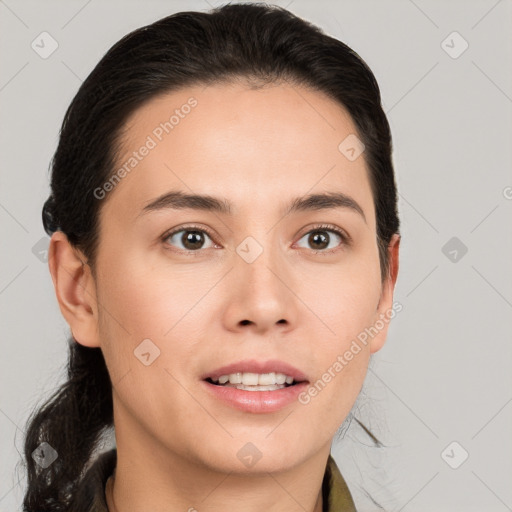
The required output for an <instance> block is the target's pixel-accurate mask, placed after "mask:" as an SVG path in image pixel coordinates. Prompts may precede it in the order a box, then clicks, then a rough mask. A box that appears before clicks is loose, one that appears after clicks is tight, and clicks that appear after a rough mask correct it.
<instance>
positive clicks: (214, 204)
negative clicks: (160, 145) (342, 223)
mask: <svg viewBox="0 0 512 512" xmlns="http://www.w3.org/2000/svg"><path fill="white" fill-rule="evenodd" d="M335 208H347V209H349V210H352V211H355V212H357V213H358V214H359V215H361V217H362V218H363V220H364V221H365V222H366V217H365V214H364V211H363V209H362V208H361V206H360V205H359V203H357V201H356V200H355V199H353V198H352V197H350V196H348V195H347V194H344V193H343V192H325V193H321V194H309V195H306V196H301V197H296V198H294V199H292V200H291V201H290V203H289V204H288V206H287V207H286V208H285V209H284V210H283V211H281V215H282V216H286V215H289V214H290V213H295V212H304V211H313V210H329V209H335ZM164 209H175V210H183V209H192V210H204V211H212V212H218V213H223V214H226V215H232V213H233V204H232V203H231V202H230V201H228V200H227V199H224V198H218V197H214V196H211V195H207V194H186V193H184V192H181V191H179V190H176V191H170V192H167V193H165V194H162V195H161V196H159V197H157V198H156V199H154V200H153V201H151V202H149V203H148V204H147V205H146V206H144V208H143V209H142V211H141V212H140V214H139V216H140V215H143V214H145V213H148V212H151V211H158V210H164Z"/></svg>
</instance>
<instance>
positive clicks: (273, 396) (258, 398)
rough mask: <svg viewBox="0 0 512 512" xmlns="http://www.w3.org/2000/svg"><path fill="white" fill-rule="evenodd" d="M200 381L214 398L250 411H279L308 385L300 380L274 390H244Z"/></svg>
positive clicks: (296, 398)
mask: <svg viewBox="0 0 512 512" xmlns="http://www.w3.org/2000/svg"><path fill="white" fill-rule="evenodd" d="M202 382H203V384H204V385H205V386H206V390H207V392H208V393H211V394H212V396H214V397H215V398H218V399H220V400H223V401H224V402H225V403H227V404H228V405H230V406H232V407H235V408H236V409H239V410H241V411H244V412H252V413H266V412H267V413H268V412H275V411H279V410H280V409H282V408H283V407H286V406H287V405H289V404H291V403H292V402H294V401H298V396H299V395H300V393H301V392H303V391H304V390H305V389H306V388H307V387H308V383H307V382H300V383H298V384H295V385H294V386H287V387H285V388H281V389H276V390H275V391H245V390H244V389H237V388H233V387H229V386H217V385H215V384H211V383H210V382H208V381H206V380H203V381H202Z"/></svg>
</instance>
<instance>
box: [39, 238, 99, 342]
mask: <svg viewBox="0 0 512 512" xmlns="http://www.w3.org/2000/svg"><path fill="white" fill-rule="evenodd" d="M48 266H49V270H50V274H51V276H52V281H53V286H54V288H55V294H56V296H57V300H58V302H59V308H60V311H61V313H62V315H63V316H64V318H65V319H66V321H67V323H68V324H69V327H70V328H71V332H72V334H73V337H74V339H75V340H76V341H77V342H79V343H80V344H81V345H84V346H87V347H99V346H100V343H99V338H98V329H97V327H98V326H97V320H98V314H97V299H96V287H95V283H94V279H93V276H92V274H91V269H90V267H89V265H88V264H87V263H86V258H85V257H84V255H83V254H82V253H81V252H80V251H79V250H78V249H76V248H75V247H73V246H72V245H71V244H70V242H69V240H68V238H67V236H66V235H65V234H64V233H63V232H62V231H56V232H55V233H54V234H53V235H52V238H51V240H50V247H49V251H48Z"/></svg>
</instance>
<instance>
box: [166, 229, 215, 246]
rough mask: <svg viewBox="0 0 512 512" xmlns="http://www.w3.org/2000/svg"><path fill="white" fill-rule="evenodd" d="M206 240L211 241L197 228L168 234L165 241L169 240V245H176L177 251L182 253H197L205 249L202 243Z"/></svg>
mask: <svg viewBox="0 0 512 512" xmlns="http://www.w3.org/2000/svg"><path fill="white" fill-rule="evenodd" d="M206 238H208V239H209V240H210V241H211V238H210V236H209V235H208V234H207V233H206V231H203V230H201V229H197V228H182V229H180V230H177V231H174V232H172V233H170V234H169V235H168V236H167V237H166V238H165V240H166V241H167V240H170V241H171V245H176V244H178V249H181V250H184V251H197V250H199V249H204V248H205V247H204V243H205V239H206ZM180 244H181V246H180Z"/></svg>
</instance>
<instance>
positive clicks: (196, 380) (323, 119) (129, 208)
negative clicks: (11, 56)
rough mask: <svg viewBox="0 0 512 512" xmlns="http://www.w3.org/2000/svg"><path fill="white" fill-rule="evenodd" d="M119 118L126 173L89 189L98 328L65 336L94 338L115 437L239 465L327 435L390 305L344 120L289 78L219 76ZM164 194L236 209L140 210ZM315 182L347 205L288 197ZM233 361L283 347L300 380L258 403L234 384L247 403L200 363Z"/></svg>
mask: <svg viewBox="0 0 512 512" xmlns="http://www.w3.org/2000/svg"><path fill="white" fill-rule="evenodd" d="M173 115H174V117H173V118H171V116H173ZM165 123H167V124H165ZM126 128H127V130H126V132H125V135H124V139H123V152H122V154H121V155H120V156H119V160H118V166H117V167H116V171H117V170H118V169H121V168H122V167H123V166H124V172H123V171H119V172H118V173H117V176H118V177H119V178H120V180H119V182H118V183H117V184H115V183H114V182H111V183H110V184H106V185H105V187H104V188H103V189H102V190H103V191H106V194H104V192H102V191H96V194H97V196H98V197H100V196H101V195H102V194H104V195H105V198H104V199H103V201H104V204H101V210H100V243H99V250H98V256H97V267H96V271H97V274H96V281H95V282H94V283H91V286H94V288H91V293H92V294H93V295H95V297H96V300H97V302H95V303H94V304H93V306H92V310H93V312H94V313H95V314H91V316H90V322H91V323H95V322H97V325H96V324H95V325H94V329H92V328H91V329H90V331H89V332H92V331H93V330H96V332H97V334H96V335H95V336H90V337H89V338H88V339H82V340H80V337H79V336H76V337H77V339H78V340H79V341H80V342H81V343H82V344H84V345H88V346H101V348H102V350H103V352H104V355H105V359H106V362H107V366H108V370H109V373H110V375H111V380H112V384H113V389H114V411H115V422H116V434H117V437H118V445H119V439H120V436H122V438H123V441H124V442H125V443H127V442H129V443H130V446H132V449H133V450H134V451H135V452H137V451H138V450H140V452H141V453H142V451H143V450H145V449H147V448H148V446H150V445H151V446H152V447H154V448H159V449H160V450H162V449H163V450H164V451H168V452H169V453H173V454H175V455H176V456H178V457H183V458H185V459H187V460H190V461H193V462H194V463H195V462H197V463H200V464H201V465H203V466H205V465H206V466H207V467H212V468H215V469H217V470H218V469H219V468H221V469H223V470H225V471H241V470H242V469H243V466H242V465H241V464H240V461H241V458H240V457H241V454H246V452H249V453H250V454H252V455H254V454H256V457H258V456H259V455H258V452H259V453H260V454H261V459H260V460H259V461H258V463H257V464H256V466H255V469H256V470H259V471H274V470H278V469H279V468H284V467H289V466H292V465H293V464H295V463H298V462H299V461H301V460H305V459H306V458H307V457H310V456H312V455H313V454H314V453H317V452H318V451H319V450H320V449H325V447H326V446H327V445H328V446H330V443H331V440H332V438H333V436H334V434H335V433H336V430H337V429H338V428H339V426H340V425H341V423H342V422H343V420H344V419H345V418H346V416H347V414H348V413H349V411H350V409H351V407H352V405H353V404H354V402H355V400H356V397H357V395H358V393H359V391H360V389H361V386H362V384H363V380H364V377H365V374H366V370H367V365H368V359H369V357H370V354H371V353H372V352H375V351H376V350H378V349H379V348H380V347H381V346H382V344H383V343H384V340H385V337H386V331H387V323H385V325H384V327H383V328H381V329H379V330H378V333H377V334H376V335H375V336H373V337H372V336H368V335H367V336H366V338H367V340H366V343H363V342H362V341H360V340H361V339H362V338H364V335H361V333H363V332H365V329H368V328H370V327H371V326H374V325H375V324H376V322H377V323H378V325H379V326H380V325H381V324H382V323H383V322H382V319H383V318H384V315H387V317H386V318H389V312H390V310H391V307H392V291H393V286H394V279H395V278H396V276H394V277H393V278H392V279H391V280H388V281H386V282H385V283H384V286H382V285H381V276H380V266H379V253H378V247H377V241H376V219H375V209H374V203H373V199H372V195H371V189H370V182H369V176H368V171H367V169H366V167H365V159H364V157H365V153H364V152H363V153H362V154H361V155H360V156H359V157H357V155H358V153H359V152H360V150H361V149H362V147H361V146H359V145H358V140H357V139H355V133H356V128H355V125H354V123H353V122H352V120H351V118H350V117H349V115H348V114H347V113H346V111H345V110H344V109H343V108H342V107H341V106H340V105H338V104H337V103H335V102H333V101H332V100H330V99H329V98H327V97H325V96H324V95H322V94H321V93H319V92H314V91H311V90H308V89H305V88H301V87H298V86H294V87H291V86H290V85H286V84H281V85H278V86H273V87H267V88H265V89H262V90H251V89H250V88H249V87H247V86H243V85H226V84H224V85H216V86H210V87H207V88H203V87H193V88H187V89H186V90H183V91H180V92H173V93H170V94H167V95H163V96H161V97H159V98H157V99H153V100H152V101H150V102H148V103H147V104H145V105H144V106H143V107H141V108H140V109H139V110H138V111H137V112H136V113H135V114H134V115H133V116H132V117H131V118H130V120H129V123H128V124H127V127H126ZM347 137H349V139H347V140H346V141H345V142H344V143H343V144H342V145H341V149H340V148H339V146H340V143H342V141H344V140H345V139H346V138H347ZM144 147H145V148H146V149H145V150H144V149H141V148H144ZM134 152H135V153H134ZM130 158H131V160H130ZM113 183H114V184H113ZM114 185H115V186H114ZM170 192H180V193H181V194H187V195H208V196H211V197H214V198H217V200H218V201H219V203H220V204H227V203H228V202H229V203H230V212H227V211H224V210H221V209H214V208H211V202H210V203H207V202H204V201H203V202H201V201H199V200H197V199H196V200H195V201H190V202H189V203H187V201H186V200H180V201H179V203H178V202H177V201H176V200H175V201H174V203H171V202H170V201H168V202H166V201H164V200H162V201H160V202H159V203H157V204H156V206H154V207H151V208H146V209H145V207H146V206H148V205H150V204H151V203H153V202H154V201H155V200H156V199H157V198H159V197H160V196H163V195H165V194H168V193H170ZM311 194H314V195H316V194H344V195H345V196H348V197H349V198H350V199H351V201H352V202H353V203H352V206H350V203H349V202H348V201H345V202H344V203H342V204H341V205H340V204H338V205H336V204H334V202H333V201H330V202H329V201H325V200H324V202H323V203H322V202H320V203H319V202H314V201H310V202H309V203H308V202H306V203H304V204H303V207H302V208H297V209H293V210H291V211H289V212H288V213H287V211H288V209H289V208H290V206H292V201H293V200H296V199H297V198H305V197H307V196H309V195H311ZM358 208H360V210H361V211H358ZM322 225H328V227H319V226H322ZM182 230H189V231H182ZM315 230H317V231H315ZM336 230H339V231H340V232H341V233H343V234H345V236H346V237H347V238H346V239H345V240H344V239H343V238H342V237H340V236H339V235H338V234H337V233H336ZM171 231H178V233H176V234H174V235H172V236H171V235H170V232H171ZM395 249H396V250H395V251H393V252H392V253H391V257H392V258H395V260H396V258H397V254H398V253H397V249H398V244H397V243H396V244H395ZM379 320H380V322H378V321H379ZM366 332H368V331H366ZM373 332H375V331H373ZM75 334H76V333H75ZM358 336H359V338H358ZM358 340H359V341H358ZM354 342H355V343H356V345H354ZM356 346H357V347H359V350H357V348H356ZM347 351H349V352H351V353H352V357H350V354H347ZM242 360H252V361H257V362H266V361H268V360H279V361H282V362H284V363H287V364H288V365H291V366H293V367H294V368H296V369H297V370H299V371H300V372H301V373H302V374H303V377H305V378H306V380H307V381H308V383H306V384H302V386H301V394H300V396H299V395H298V394H297V393H295V395H293V392H292V396H293V399H292V400H288V401H285V402H284V403H281V404H276V403H275V402H272V399H271V402H269V403H267V404H266V405H265V404H263V405H261V404H260V405H258V403H259V402H258V401H259V400H260V399H259V398H257V394H258V393H261V392H260V391H245V393H244V396H245V397H248V396H249V395H248V393H250V394H251V398H252V397H254V398H253V401H256V404H254V403H253V404H252V405H251V404H249V405H246V406H244V405H243V404H239V403H238V404H233V403H228V402H227V401H225V400H223V399H221V398H219V394H218V393H216V392H213V390H212V386H214V384H210V383H207V382H205V381H204V377H205V376H206V375H209V374H212V373H214V372H215V370H217V369H219V368H222V367H224V366H226V365H230V364H231V363H237V362H239V361H242ZM337 361H338V364H336V362H337ZM341 361H343V362H341ZM340 367H341V368H340ZM290 371H291V370H290ZM233 373H234V372H233ZM285 373H287V372H285ZM326 375H327V376H326ZM329 376H330V378H329ZM318 381H320V384H318ZM315 384H316V385H317V388H316V393H315V390H314V389H312V388H314V387H315ZM222 389H223V390H226V388H222ZM230 391H233V389H230ZM266 393H269V395H268V396H270V393H279V394H280V395H283V394H284V393H283V392H281V391H269V392H266ZM286 393H290V391H289V390H288V391H287V392H286ZM240 396H242V395H240ZM276 396H277V395H276ZM248 443H251V444H248ZM240 450H242V451H240ZM244 450H245V451H244Z"/></svg>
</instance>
